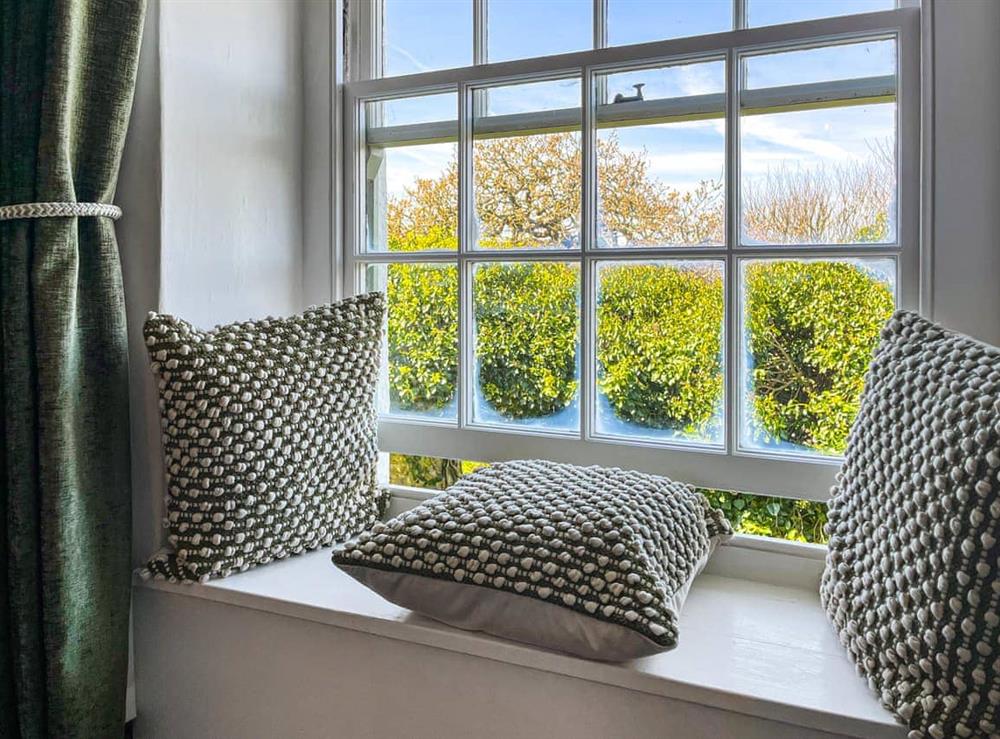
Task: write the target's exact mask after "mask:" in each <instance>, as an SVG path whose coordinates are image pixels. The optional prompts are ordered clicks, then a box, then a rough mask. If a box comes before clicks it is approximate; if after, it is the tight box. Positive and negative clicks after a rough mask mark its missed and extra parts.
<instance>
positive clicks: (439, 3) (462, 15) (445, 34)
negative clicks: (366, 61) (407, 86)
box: [382, 0, 472, 77]
mask: <svg viewBox="0 0 1000 739" xmlns="http://www.w3.org/2000/svg"><path fill="white" fill-rule="evenodd" d="M383 2H384V3H385V11H384V13H385V14H384V16H383V25H382V34H383V35H382V44H383V48H382V59H383V61H382V65H383V76H385V77H392V76H394V75H399V74H415V73H417V72H427V71H429V70H432V69H450V68H452V67H465V66H468V65H469V64H472V0H383Z"/></svg>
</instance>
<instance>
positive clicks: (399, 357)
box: [365, 264, 458, 419]
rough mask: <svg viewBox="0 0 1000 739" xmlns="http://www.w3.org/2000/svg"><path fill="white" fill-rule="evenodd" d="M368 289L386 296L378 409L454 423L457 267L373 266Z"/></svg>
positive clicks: (367, 273)
mask: <svg viewBox="0 0 1000 739" xmlns="http://www.w3.org/2000/svg"><path fill="white" fill-rule="evenodd" d="M365 283H366V285H365V286H366V289H368V290H379V291H383V292H385V294H386V297H387V300H388V304H389V316H388V331H387V332H386V351H385V356H386V357H387V359H388V361H387V363H386V366H385V367H384V370H383V372H384V376H383V383H382V387H383V390H382V392H381V402H380V410H381V411H382V412H383V413H385V412H388V413H390V414H393V415H403V416H419V417H424V418H441V419H454V418H455V417H456V408H457V400H456V394H455V386H456V382H457V379H458V268H457V267H456V266H455V265H450V264H444V265H442V264H373V265H369V266H368V268H367V270H366V274H365Z"/></svg>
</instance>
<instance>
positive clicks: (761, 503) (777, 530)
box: [701, 489, 828, 544]
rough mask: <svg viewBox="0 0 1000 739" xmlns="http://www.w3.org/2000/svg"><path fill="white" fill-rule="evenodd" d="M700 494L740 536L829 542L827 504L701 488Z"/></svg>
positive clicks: (818, 542)
mask: <svg viewBox="0 0 1000 739" xmlns="http://www.w3.org/2000/svg"><path fill="white" fill-rule="evenodd" d="M701 492H702V493H704V494H705V497H706V498H708V501H709V503H711V504H712V505H713V506H715V507H716V508H718V509H719V510H721V511H722V512H723V513H724V514H725V515H726V518H727V519H729V523H731V524H732V525H733V530H734V531H736V532H738V533H741V534H753V535H755V536H771V537H776V538H778V539H789V540H791V541H805V542H810V543H814V544H820V543H825V542H826V541H827V538H828V537H827V535H826V532H824V531H823V526H824V525H825V524H826V505H825V504H823V503H816V502H813V501H811V500H791V499H788V498H771V497H768V496H764V495H751V494H750V493H732V492H729V491H728V490H706V489H702V490H701Z"/></svg>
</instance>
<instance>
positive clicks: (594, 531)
mask: <svg viewBox="0 0 1000 739" xmlns="http://www.w3.org/2000/svg"><path fill="white" fill-rule="evenodd" d="M731 533H732V530H731V528H730V526H729V523H728V522H727V521H726V520H725V518H724V517H723V516H722V513H721V512H719V511H717V510H715V509H713V508H711V507H710V506H709V504H708V502H707V501H706V499H705V498H704V496H702V495H701V494H700V493H697V492H695V490H694V489H693V488H692V487H691V486H689V485H683V484H681V483H676V482H671V481H670V480H667V479H666V478H663V477H654V476H652V475H644V474H641V473H638V472H626V471H623V470H619V469H604V468H601V467H575V466H572V465H567V464H555V463H551V462H539V461H530V462H528V461H520V462H507V463H503V464H496V465H493V466H491V467H487V468H484V469H480V470H478V471H476V472H474V473H473V474H471V475H469V476H468V477H465V478H462V479H461V480H459V481H458V482H457V483H456V484H454V485H453V486H452V487H451V488H449V489H448V490H447V491H446V492H445V493H443V494H441V495H439V496H437V497H436V498H433V499H432V500H430V501H428V502H427V503H425V504H423V505H420V506H418V507H416V508H414V509H412V510H410V511H407V512H406V513H403V514H402V515H400V516H397V517H396V518H394V519H392V520H390V521H388V522H387V523H378V524H375V526H374V527H373V528H372V529H371V530H370V531H366V532H364V533H362V534H361V535H360V536H358V537H357V538H356V539H354V540H352V541H350V542H348V543H347V544H344V545H342V546H340V547H337V548H336V549H335V550H334V555H333V560H334V562H335V563H336V564H337V565H338V566H340V567H341V568H342V569H343V570H344V571H346V572H347V573H348V574H350V575H351V576H352V577H354V578H356V579H357V580H359V581H360V582H362V583H364V584H365V585H367V586H369V587H370V588H372V589H373V590H375V591H376V592H378V593H380V594H381V595H383V596H384V597H386V598H387V599H388V600H391V601H392V602H394V603H397V604H399V605H401V606H404V607H406V608H410V609H412V610H415V611H418V612H420V613H424V614H426V615H428V616H431V617H433V618H436V619H439V620H441V621H444V622H446V623H449V624H452V625H454V626H458V627H460V628H465V629H476V630H480V631H486V632H489V633H492V634H497V635H499V636H503V637H507V638H510V639H516V640H518V641H523V642H529V643H532V644H536V645H539V646H542V647H547V648H550V649H555V650H559V651H563V652H569V653H571V654H576V655H579V656H582V657H589V658H592V659H601V660H609V661H619V660H624V659H630V658H633V657H640V656H643V655H648V654H653V653H655V652H661V651H664V650H666V649H670V648H671V647H673V646H674V645H676V643H677V619H678V615H679V613H680V610H681V606H682V605H683V603H684V598H685V597H686V595H687V592H688V588H689V587H690V585H691V582H692V581H693V580H694V578H695V577H696V576H697V575H698V573H699V572H700V571H701V569H702V568H703V567H704V565H705V563H706V562H707V561H708V558H709V557H710V556H711V555H712V552H713V551H714V550H715V547H716V546H717V544H718V543H719V542H720V541H722V540H725V539H728V538H729V537H730V536H731Z"/></svg>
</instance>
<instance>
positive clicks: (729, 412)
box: [722, 0, 742, 454]
mask: <svg viewBox="0 0 1000 739" xmlns="http://www.w3.org/2000/svg"><path fill="white" fill-rule="evenodd" d="M736 1H737V3H738V4H739V3H741V2H742V0H736ZM740 63H741V62H740V59H739V55H738V54H737V52H736V51H735V50H734V49H729V51H727V52H726V252H727V257H726V274H725V285H726V293H725V314H724V319H725V343H724V346H725V347H726V349H725V355H726V356H725V371H726V382H725V393H724V398H723V405H722V407H723V409H724V414H725V419H726V420H725V424H726V449H727V451H728V452H729V453H730V454H732V453H733V452H734V451H735V450H736V449H737V447H738V442H739V421H740V407H739V406H740V399H739V397H740V393H739V377H740V367H739V364H740V353H739V335H740V299H739V263H738V260H737V258H736V252H737V249H738V247H739V243H740V187H739V182H740V172H739V158H740V153H739V118H740V116H739V114H740V108H739V103H740V83H741V77H742V75H741V74H740Z"/></svg>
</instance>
